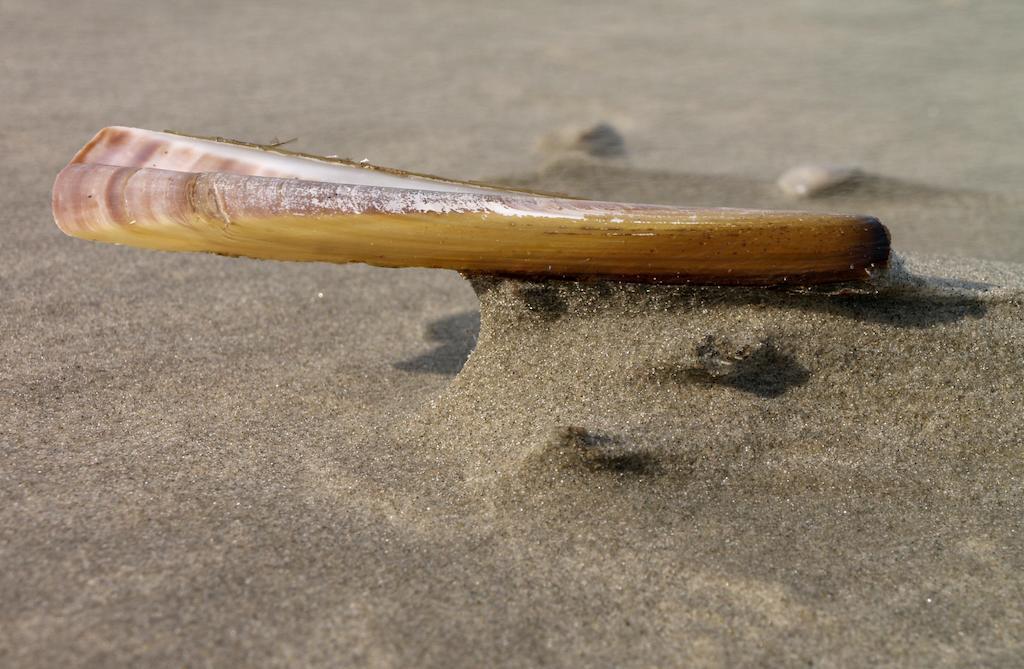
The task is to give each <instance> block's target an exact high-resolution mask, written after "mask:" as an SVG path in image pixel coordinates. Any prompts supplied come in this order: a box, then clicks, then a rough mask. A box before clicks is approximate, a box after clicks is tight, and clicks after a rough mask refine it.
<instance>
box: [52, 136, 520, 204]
mask: <svg viewBox="0 0 1024 669" xmlns="http://www.w3.org/2000/svg"><path fill="white" fill-rule="evenodd" d="M71 162H72V163H88V164H93V165H114V166H117V167H150V168H154V169H161V170H172V171H175V172H228V173H231V174H246V175H249V176H262V177H285V178H293V179H305V180H308V181H325V182H329V183H344V184H362V185H368V186H390V187H393V188H416V189H420V190H436V191H445V192H466V193H494V192H503V191H504V189H498V188H494V187H491V186H487V185H484V184H474V183H471V182H468V181H456V180H450V179H441V178H439V177H432V176H428V175H425V174H415V173H412V172H403V171H401V170H394V169H390V168H386V167H379V166H376V165H370V164H367V163H353V162H351V161H348V160H342V159H338V158H324V157H320V156H312V155H309V154H303V153H294V152H291V151H286V150H284V149H280V148H278V147H272V146H261V145H258V144H245V143H243V142H233V141H229V140H225V139H221V138H204V137H192V136H189V135H179V134H175V133H170V132H158V131H155V130H144V129H141V128H127V127H121V126H111V127H109V128H104V129H102V130H100V131H99V132H98V133H96V136H95V137H93V138H92V140H90V141H89V143H88V144H86V145H85V146H84V147H83V148H82V149H81V150H80V151H79V152H78V153H77V154H76V155H75V157H74V158H72V160H71Z"/></svg>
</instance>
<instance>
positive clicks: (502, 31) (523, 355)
mask: <svg viewBox="0 0 1024 669" xmlns="http://www.w3.org/2000/svg"><path fill="white" fill-rule="evenodd" d="M851 5H852V3H830V2H824V1H822V2H797V1H796V0H793V1H791V2H778V3H771V4H768V3H765V4H764V6H754V5H753V4H752V3H745V2H739V1H735V2H732V1H729V2H714V3H711V2H708V3H696V2H694V3H669V2H665V3H656V2H649V3H647V2H640V3H628V4H626V3H613V2H597V3H587V4H582V3H580V4H578V5H577V4H575V3H573V4H568V3H567V4H560V5H551V4H549V3H541V2H536V3H532V2H529V3H519V4H516V5H515V6H513V5H498V4H495V5H494V6H489V7H488V6H484V7H482V6H480V4H479V3H469V2H437V3H430V4H426V3H423V4H422V5H417V6H407V5H404V4H400V3H391V2H380V3H373V4H355V3H353V4H348V3H332V2H315V3H313V2H310V3H304V2H299V3H287V4H286V3H281V4H270V3H219V4H216V5H211V4H210V3H200V2H182V3H159V4H156V3H154V4H143V3H132V2H123V3H116V2H82V3H74V4H67V3H59V2H55V1H54V2H13V1H8V0H0V35H2V39H0V81H2V82H3V90H4V101H3V103H2V104H0V120H2V123H0V149H2V150H3V155H4V158H5V159H4V160H3V161H2V162H0V183H2V184H3V188H2V190H0V234H2V238H0V332H2V336H0V567H2V568H0V665H3V666H12V667H37V666H39V667H50V666H54V667H56V666H61V667H66V666H88V667H111V666H139V665H143V666H182V665H184V666H238V665H246V666H445V667H457V666H466V667H476V666H638V667H641V666H826V667H829V666H844V667H848V666H879V665H885V666H922V667H926V666H927V667H932V666H967V665H983V666H1007V667H1011V666H1020V665H1021V664H1022V663H1024V578H1022V577H1021V574H1022V573H1024V526H1022V525H1024V523H1022V519H1024V501H1022V500H1024V496H1022V493H1024V435H1022V430H1024V428H1022V425H1024V420H1022V418H1024V415H1022V414H1024V401H1022V392H1024V391H1022V390H1021V389H1022V388H1024V364H1022V360H1024V306H1022V305H1024V264H1020V263H1024V234H1022V226H1024V214H1022V211H1024V206H1022V205H1024V192H1022V191H1021V189H1020V184H1021V183H1022V182H1024V140H1022V137H1024V135H1022V134H1021V132H1020V129H1021V122H1022V118H1021V114H1020V109H1021V105H1022V103H1024V73H1022V71H1021V69H1020V68H1019V67H1018V64H1019V63H1021V62H1024V42H1022V41H1021V40H1020V39H1019V33H1020V30H1021V28H1022V27H1024V5H1021V4H1020V3H1017V2H1014V1H1011V0H1007V1H1005V2H992V3H986V4H984V5H983V6H982V5H974V4H972V3H967V2H958V1H956V0H948V1H939V0H936V1H934V2H926V1H924V0H922V1H915V2H882V1H881V0H879V1H871V2H862V3H856V5H855V6H851ZM598 121H606V122H608V123H610V124H612V126H614V127H615V128H616V129H617V130H618V131H619V132H620V133H621V134H622V137H623V138H624V147H625V153H624V155H621V156H614V157H610V158H602V157H594V156H584V155H579V152H576V153H573V152H571V151H563V150H553V149H551V148H550V147H551V146H552V143H551V142H550V141H548V142H545V141H544V138H545V137H550V136H552V134H558V133H563V134H564V133H566V132H567V130H566V129H567V128H574V127H579V128H586V127H589V126H590V125H592V124H593V123H596V122H598ZM114 124H120V125H132V126H139V127H148V128H155V129H164V128H167V129H175V130H180V131H184V132H192V133H196V134H203V135H223V136H229V137H235V138H239V139H246V140H252V141H257V142H273V141H282V140H288V139H291V138H297V139H295V141H294V142H292V143H291V144H289V147H290V148H295V149H297V150H305V151H312V152H317V153H322V154H339V155H341V156H347V157H350V158H354V159H357V160H358V159H362V158H364V157H365V158H369V159H371V160H372V161H373V162H375V163H379V164H383V165H391V166H395V167H401V168H406V169H411V170H417V171H423V172H433V173H439V174H447V175H451V176H454V177H461V178H468V179H489V180H495V181H499V182H504V183H508V184H515V185H525V186H529V187H531V188H540V189H543V190H546V191H557V192H564V193H568V194H572V195H579V196H586V197H595V198H605V199H618V200H638V201H650V202H661V203H671V204H690V205H731V206H753V207H785V208H809V209H814V210H840V211H858V212H863V213H869V214H875V215H878V216H879V217H880V218H882V219H883V220H884V221H885V223H886V224H887V225H889V227H890V229H891V231H892V234H893V245H894V248H895V249H896V250H897V252H898V253H900V254H901V260H900V263H899V268H898V271H897V272H895V273H894V276H893V277H891V278H890V279H888V280H886V281H884V282H882V283H880V284H877V285H876V286H875V287H873V288H872V291H871V292H868V293H866V294H860V293H858V294H845V295H841V296H835V295H828V294H825V293H817V292H816V293H814V294H796V293H791V292H780V291H763V292H759V291H749V290H741V291H729V290H724V289H710V288H709V289H658V288H649V287H647V288H636V287H627V288H617V287H614V286H608V285H605V284H599V285H592V286H578V285H575V284H571V283H569V284H559V283H555V284H544V285H531V284H520V283H518V282H511V281H496V282H487V281H482V282H477V284H476V289H477V290H478V291H479V294H480V298H479V299H478V297H477V294H476V293H474V288H473V287H472V286H471V285H470V283H469V282H467V281H466V280H464V279H463V278H461V277H460V276H459V275H458V274H456V273H454V272H445V271H427V270H384V269H377V268H372V267H366V266H331V265H314V264H308V265H302V264H285V263H273V262H257V261H251V260H243V259H230V258H221V257H214V256H202V255H179V254H164V253H157V252H149V251H143V250H137V249H129V248H120V247H112V246H102V245H97V244H91V243H87V242H83V241H79V240H73V239H70V238H67V237H65V236H63V235H62V234H61V233H60V231H59V230H58V229H57V228H56V226H54V225H53V222H52V218H51V215H50V210H49V206H50V202H49V196H50V194H49V191H50V186H51V185H52V182H53V178H54V176H55V175H56V173H57V171H58V170H59V169H60V168H61V167H62V166H63V164H64V163H65V162H66V161H67V160H68V159H69V158H70V157H71V156H72V155H73V153H74V152H75V151H76V150H77V149H78V148H79V147H80V146H81V145H82V144H83V143H84V142H86V141H87V140H88V139H89V138H90V137H91V136H92V134H93V133H94V132H95V131H97V130H98V129H99V128H101V127H104V126H107V125H114ZM545 146H546V147H548V148H544V147H545ZM805 162H816V163H832V164H841V165H853V166H857V167H859V168H861V169H862V170H863V171H864V173H865V174H866V175H868V176H867V177H865V178H864V179H861V180H860V181H859V182H858V183H856V184H854V185H851V186H850V187H849V188H846V189H840V190H839V191H838V192H834V193H831V194H828V195H826V196H823V197H820V198H817V199H809V200H793V199H791V198H787V197H785V196H783V195H782V194H781V193H780V192H779V191H778V189H777V187H776V186H775V183H774V182H775V179H776V177H777V176H778V175H779V174H780V173H781V172H782V171H783V170H785V169H787V168H789V167H792V166H794V165H797V164H800V163H805ZM481 313H482V314H483V327H482V329H481ZM478 338H479V342H480V348H479V349H478V351H477V353H476V354H474V355H473V357H472V358H471V359H470V362H469V363H468V364H467V366H466V368H465V369H464V370H463V369H462V368H463V364H464V362H465V361H466V359H467V356H469V354H470V351H472V350H473V348H474V346H475V344H476V343H477V340H478ZM460 370H462V372H461V374H460ZM457 375H458V376H457Z"/></svg>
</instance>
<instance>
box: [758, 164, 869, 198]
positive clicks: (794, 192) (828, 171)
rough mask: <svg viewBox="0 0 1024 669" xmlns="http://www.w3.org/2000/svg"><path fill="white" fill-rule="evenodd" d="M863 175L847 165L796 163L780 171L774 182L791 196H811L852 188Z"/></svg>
mask: <svg viewBox="0 0 1024 669" xmlns="http://www.w3.org/2000/svg"><path fill="white" fill-rule="evenodd" d="M863 177H864V173H863V172H862V171H861V170H860V169H859V168H856V167H850V166H848V165H814V164H808V165H798V166H796V167H793V168H791V169H789V170H786V171H785V172H783V173H782V176H780V177H779V179H778V181H776V184H777V185H778V187H779V190H781V191H782V192H783V193H785V194H786V195H789V196H791V197H801V198H811V197H818V196H820V195H825V194H828V193H834V192H836V191H839V190H848V189H852V188H854V187H855V186H856V185H857V183H859V182H860V181H861V180H862V179H863Z"/></svg>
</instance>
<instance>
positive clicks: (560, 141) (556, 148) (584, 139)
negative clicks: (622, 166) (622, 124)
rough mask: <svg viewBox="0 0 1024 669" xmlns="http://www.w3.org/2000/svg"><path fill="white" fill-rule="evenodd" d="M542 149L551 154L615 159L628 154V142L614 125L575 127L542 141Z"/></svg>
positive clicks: (553, 134)
mask: <svg viewBox="0 0 1024 669" xmlns="http://www.w3.org/2000/svg"><path fill="white" fill-rule="evenodd" d="M541 148H542V149H544V150H546V151H550V152H563V151H569V152H579V153H585V154H586V155H588V156H594V157H596V158H615V157H619V156H623V155H625V153H626V141H625V139H623V137H622V134H621V133H620V132H619V131H618V130H616V129H615V127H614V126H613V125H611V124H610V123H606V122H601V123H598V124H596V125H593V126H590V127H587V128H582V129H581V128H579V127H573V128H568V129H566V130H563V131H561V132H556V133H552V134H551V135H548V136H547V137H545V138H544V139H542V140H541Z"/></svg>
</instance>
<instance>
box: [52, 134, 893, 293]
mask: <svg viewBox="0 0 1024 669" xmlns="http://www.w3.org/2000/svg"><path fill="white" fill-rule="evenodd" d="M87 148H88V147H87ZM80 155H81V154H80ZM168 155H171V154H170V153H169V154H168ZM101 158H102V156H101V155H99V154H94V153H93V152H92V151H89V152H87V154H86V156H85V157H84V160H78V161H77V162H74V163H72V164H70V165H68V166H67V167H66V168H65V169H64V170H63V171H62V172H61V173H60V175H59V176H58V178H57V181H56V183H55V185H54V192H53V211H54V217H55V219H56V221H57V224H58V225H59V226H60V228H61V229H62V230H64V231H65V232H66V233H68V234H69V235H73V236H76V237H82V238H85V239H93V240H98V241H106V242H113V243H119V244H128V245H132V246H140V247H147V248H157V249H164V250H176V251H208V252H213V253H220V254H225V255H239V256H249V257H253V258H266V259H276V260H304V261H326V262H340V263H344V262H363V263H368V264H371V265H378V266H383V267H436V268H447V269H454V270H460V271H464V272H470V273H492V274H504V275H518V276H530V277H548V278H611V279H618V280H630V281H657V282H666V283H691V282H692V283H703V284H755V285H764V284H768V285H771V284H782V283H788V284H796V285H801V284H813V283H826V282H838V281H851V280H863V279H866V278H868V277H869V275H870V274H871V272H872V270H874V269H880V268H883V267H884V266H885V264H886V262H887V260H888V257H889V235H888V232H887V231H886V229H885V227H884V226H882V224H881V223H879V222H878V220H877V219H874V218H871V217H864V216H848V215H832V214H816V213H800V212H773V211H758V210H743V209H687V208H674V207H662V206H652V205H637V204H617V203H607V202H594V201H585V200H572V199H564V198H551V197H537V196H531V195H525V194H520V193H514V192H500V191H497V190H489V191H486V192H473V191H448V190H438V189H432V190H424V189H415V188H394V187H391V186H389V185H387V183H384V184H381V183H375V184H373V185H366V184H351V183H347V184H340V183H336V182H326V181H322V180H321V181H316V180H307V179H296V178H281V177H272V176H265V175H255V176H254V175H248V174H238V173H226V172H200V173H193V172H187V171H172V170H166V169H155V168H151V167H143V168H139V167H123V166H110V165H102V164H94V163H93V162H92V161H93V160H96V159H101ZM175 160H178V158H176V159H175ZM185 162H187V160H185V159H182V160H181V163H178V162H175V163H174V164H175V165H181V164H183V163H185ZM236 167H237V166H236ZM267 169H270V168H267ZM274 169H276V167H275V168H274ZM289 176H292V175H289ZM403 183H404V184H405V185H407V186H408V185H409V181H404V182H403Z"/></svg>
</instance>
